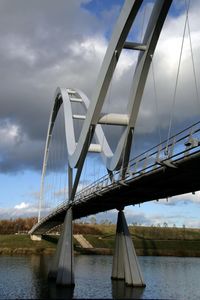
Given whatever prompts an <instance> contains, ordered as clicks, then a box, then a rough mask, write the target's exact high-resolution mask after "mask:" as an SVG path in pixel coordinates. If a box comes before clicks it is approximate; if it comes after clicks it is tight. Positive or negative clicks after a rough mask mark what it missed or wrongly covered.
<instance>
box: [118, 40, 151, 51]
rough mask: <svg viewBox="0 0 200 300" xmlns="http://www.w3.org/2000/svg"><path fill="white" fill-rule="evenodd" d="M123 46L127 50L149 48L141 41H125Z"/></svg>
mask: <svg viewBox="0 0 200 300" xmlns="http://www.w3.org/2000/svg"><path fill="white" fill-rule="evenodd" d="M123 48H124V49H127V50H138V51H145V50H146V49H147V46H146V45H144V44H140V43H133V42H125V43H124V47H123Z"/></svg>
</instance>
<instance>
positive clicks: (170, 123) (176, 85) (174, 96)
mask: <svg viewBox="0 0 200 300" xmlns="http://www.w3.org/2000/svg"><path fill="white" fill-rule="evenodd" d="M187 18H188V8H187V10H186V18H185V24H184V29H183V36H182V43H181V49H180V55H179V61H178V70H177V74H176V81H175V88H174V95H173V101H172V109H171V114H170V120H169V128H168V135H167V144H166V154H167V155H168V147H169V140H170V135H171V129H172V121H173V117H174V107H175V101H176V94H177V87H178V79H179V74H180V67H181V59H182V54H183V46H184V40H185V33H186V26H187Z"/></svg>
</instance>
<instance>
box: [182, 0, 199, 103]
mask: <svg viewBox="0 0 200 300" xmlns="http://www.w3.org/2000/svg"><path fill="white" fill-rule="evenodd" d="M185 6H186V7H187V10H188V12H189V7H190V0H189V1H188V5H187V1H186V0H185ZM187 27H188V35H189V41H190V50H191V59H192V68H193V74H194V82H195V91H196V100H197V104H198V106H199V105H200V99H199V91H198V85H197V76H196V69H195V63H194V53H193V47H192V38H191V30H190V21H189V13H188V17H187Z"/></svg>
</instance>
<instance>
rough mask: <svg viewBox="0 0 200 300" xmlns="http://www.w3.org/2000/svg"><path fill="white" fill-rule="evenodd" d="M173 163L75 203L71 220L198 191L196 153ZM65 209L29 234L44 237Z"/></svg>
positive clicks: (199, 176)
mask: <svg viewBox="0 0 200 300" xmlns="http://www.w3.org/2000/svg"><path fill="white" fill-rule="evenodd" d="M173 164H174V165H175V166H176V167H177V168H172V167H167V166H160V167H159V168H157V169H154V170H151V171H149V172H147V173H144V174H140V176H138V177H137V178H132V179H127V180H125V181H124V183H122V184H119V182H118V183H117V182H116V183H115V184H113V185H112V187H111V188H110V189H109V190H107V191H106V192H104V193H102V194H101V195H98V194H94V193H91V195H90V196H89V197H87V199H86V200H82V201H81V200H79V201H76V202H75V203H74V204H72V209H73V219H79V218H81V217H85V216H88V215H91V214H96V213H99V212H104V211H107V210H111V209H115V208H116V209H117V208H120V207H125V206H127V205H135V204H139V203H144V202H147V201H152V200H157V199H162V198H166V197H171V196H175V195H180V194H184V193H189V192H193V191H197V190H200V180H199V179H200V174H199V171H200V168H199V167H200V153H199V152H195V153H191V154H189V155H188V156H184V157H182V158H179V159H177V160H175V161H173ZM68 207H69V206H68V205H63V206H62V207H60V208H59V209H58V210H55V211H54V212H53V213H52V214H50V215H49V216H47V217H46V218H44V219H42V220H41V222H40V223H38V224H37V225H36V226H35V227H34V228H33V229H32V230H31V233H34V234H43V233H45V232H46V231H48V230H49V229H51V228H53V227H54V226H57V225H59V224H61V223H63V221H64V218H65V214H66V210H67V208H68Z"/></svg>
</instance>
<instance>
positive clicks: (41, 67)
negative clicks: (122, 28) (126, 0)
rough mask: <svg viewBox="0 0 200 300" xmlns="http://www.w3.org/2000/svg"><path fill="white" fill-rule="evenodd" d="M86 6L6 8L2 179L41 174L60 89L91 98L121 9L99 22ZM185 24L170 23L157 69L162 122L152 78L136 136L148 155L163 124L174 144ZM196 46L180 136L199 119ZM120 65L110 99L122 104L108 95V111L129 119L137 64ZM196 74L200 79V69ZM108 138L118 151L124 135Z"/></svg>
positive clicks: (2, 8)
mask: <svg viewBox="0 0 200 300" xmlns="http://www.w3.org/2000/svg"><path fill="white" fill-rule="evenodd" d="M86 2H88V1H78V0H76V1H66V0H58V1H53V0H43V1H39V0H34V1H27V0H16V1H8V0H1V1H0V40H1V43H0V69H1V72H0V92H1V93H0V104H1V109H0V138H1V143H0V172H12V171H18V170H22V169H29V168H31V169H41V164H42V156H43V151H44V144H45V139H46V131H47V126H48V119H49V114H50V110H51V105H52V100H53V96H54V92H55V89H56V87H57V86H64V87H78V88H80V89H82V90H83V91H84V92H86V94H87V95H88V96H89V97H91V95H92V91H93V90H94V86H95V81H96V78H97V74H98V71H99V68H100V65H101V62H102V59H103V56H104V53H105V50H106V47H107V40H106V38H105V34H107V32H108V31H107V29H106V26H107V25H108V23H109V20H111V23H112V24H113V22H114V20H115V19H116V15H117V13H118V12H119V7H118V6H116V7H113V8H112V9H111V10H110V11H108V12H103V13H102V15H101V17H97V16H95V15H92V13H90V12H89V11H87V10H86V9H85V7H84V6H83V5H82V4H83V3H86ZM195 5H196V6H195ZM193 6H194V8H193ZM193 6H192V10H191V15H190V26H191V30H192V31H193V32H194V34H193V42H194V43H193V44H194V49H193V50H194V58H195V63H196V66H198V65H200V63H199V60H200V59H199V55H198V53H199V51H198V49H199V44H200V43H199V36H200V33H199V19H198V14H197V13H196V12H197V11H198V9H199V7H198V6H199V5H198V2H195V4H193ZM108 16H109V18H108ZM183 22H184V15H179V16H178V18H172V17H170V18H168V20H167V22H166V26H165V29H164V32H163V34H162V35H161V39H160V42H159V49H158V51H156V54H155V62H154V65H155V66H154V67H155V76H156V80H157V81H156V82H157V89H158V90H157V94H158V98H159V99H158V100H159V119H158V117H157V116H156V114H155V94H154V92H153V88H152V86H153V83H152V77H151V76H152V74H150V75H149V80H148V82H147V86H146V88H145V92H144V98H143V102H142V106H141V109H140V115H139V117H138V121H137V128H136V133H137V135H138V136H139V135H140V137H139V138H138V137H137V136H136V139H139V140H140V147H139V148H140V149H141V151H143V149H146V147H148V146H149V145H150V146H152V144H151V142H154V141H155V144H157V141H158V134H157V125H158V122H159V120H161V121H162V122H160V124H159V126H160V127H161V131H162V130H163V132H162V133H163V134H162V138H163V139H165V138H166V131H167V126H168V123H169V112H170V107H171V102H172V98H173V96H172V95H173V94H172V92H170V91H171V90H172V86H173V87H174V85H173V84H174V80H175V76H176V72H175V71H174V70H175V68H176V66H177V60H174V57H176V56H177V53H179V50H180V48H178V47H176V46H177V45H179V44H180V41H181V33H182V28H183V26H182V25H183ZM179 24H182V25H179ZM188 45H189V44H188V40H187V43H186V47H185V52H184V53H185V54H184V55H185V56H184V61H183V69H185V71H184V72H183V73H184V74H185V75H183V76H182V83H181V84H182V85H180V86H179V91H181V92H179V94H178V97H177V98H178V100H177V102H176V107H175V113H174V114H175V117H176V119H177V124H178V126H179V125H180V128H181V127H182V125H184V124H186V122H185V121H184V123H183V117H184V120H185V119H186V120H194V119H195V118H196V119H197V118H198V113H197V111H198V110H197V105H198V104H197V102H196V104H195V105H196V106H193V104H194V103H195V101H196V100H195V94H194V92H193V94H192V93H191V90H192V89H193V90H194V79H193V77H192V76H191V74H192V71H191V70H192V69H191V58H189V59H188V57H190V51H189V50H190V48H189V46H188ZM166 49H167V50H168V51H167V55H166ZM120 61H121V66H120V68H119V70H118V73H117V74H116V77H115V83H113V85H112V87H111V91H110V92H109V93H110V94H109V95H110V98H112V99H114V101H112V100H111V99H109V95H108V100H107V104H106V105H105V107H106V108H107V109H108V111H113V112H125V107H126V105H125V102H124V101H125V99H127V97H128V91H129V85H130V83H131V80H132V76H133V70H134V65H135V62H136V56H135V55H133V54H130V53H125V54H124V55H123V57H122V58H120ZM188 70H190V72H188ZM196 74H197V76H198V75H199V74H200V73H199V69H197V70H196ZM186 83H187V84H186ZM167 84H168V85H167ZM170 84H171V86H170ZM161 95H162V97H161ZM191 95H192V96H191ZM188 99H190V102H189V101H188ZM122 103H123V105H122ZM191 103H192V104H191ZM189 122H190V121H188V123H189ZM111 130H112V129H111ZM107 131H108V134H107V135H108V136H110V143H111V144H112V145H114V144H116V143H114V141H115V140H116V139H117V138H118V137H119V130H118V129H116V130H114V131H110V133H109V130H107ZM120 131H121V130H120ZM141 141H143V142H141ZM138 151H139V150H138Z"/></svg>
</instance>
